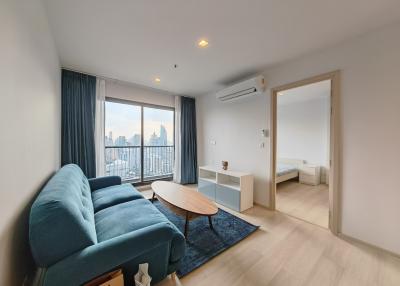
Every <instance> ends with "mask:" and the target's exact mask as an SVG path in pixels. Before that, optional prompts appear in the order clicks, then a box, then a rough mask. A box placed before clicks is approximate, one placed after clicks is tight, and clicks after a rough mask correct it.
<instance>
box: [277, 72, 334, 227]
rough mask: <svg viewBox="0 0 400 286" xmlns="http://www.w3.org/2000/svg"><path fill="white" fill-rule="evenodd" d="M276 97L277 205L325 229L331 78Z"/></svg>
mask: <svg viewBox="0 0 400 286" xmlns="http://www.w3.org/2000/svg"><path fill="white" fill-rule="evenodd" d="M277 95H278V96H277V148H276V152H277V154H276V158H277V168H276V184H277V185H276V208H277V209H278V210H279V211H281V212H283V213H286V214H288V215H291V216H293V217H296V218H299V219H302V220H305V221H308V222H311V223H313V224H316V225H319V226H322V227H325V228H328V225H329V186H328V184H329V160H330V154H329V153H330V152H329V150H330V147H329V145H330V142H329V141H330V95H331V81H330V80H323V81H319V82H315V83H311V84H307V85H303V86H300V87H296V88H292V89H287V90H283V91H280V92H278V93H277Z"/></svg>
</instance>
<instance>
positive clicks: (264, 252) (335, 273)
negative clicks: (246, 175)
mask: <svg viewBox="0 0 400 286" xmlns="http://www.w3.org/2000/svg"><path fill="white" fill-rule="evenodd" d="M148 194H150V193H148ZM223 209H225V210H227V209H226V208H223ZM227 211H230V210H227ZM230 212H232V213H234V214H235V215H237V216H239V217H241V218H243V219H245V220H247V221H249V222H251V223H253V224H257V225H260V226H261V227H260V229H259V230H258V231H257V232H255V233H254V234H252V235H251V236H249V237H248V238H246V239H245V240H243V241H242V242H240V243H238V244H237V245H235V246H233V247H232V248H230V249H228V250H227V251H225V252H223V253H222V254H220V255H218V256H217V257H215V258H214V259H212V260H211V261H209V262H208V263H206V264H205V265H203V266H201V267H200V268H198V269H196V270H195V271H193V272H192V273H190V274H188V275H187V276H185V277H183V278H182V279H176V280H175V281H174V280H172V278H170V277H169V278H167V279H165V280H164V281H162V282H160V283H158V284H157V286H214V285H215V286H225V285H226V286H253V285H254V286H261V285H282V286H291V285H296V286H299V285H303V286H306V285H307V286H308V285H311V286H313V285H315V286H325V285H339V286H344V285H348V286H358V285H360V286H372V285H374V286H375V285H382V286H392V285H393V286H399V285H400V259H398V258H395V257H393V256H391V255H388V254H386V253H384V252H381V251H379V250H376V249H373V248H370V247H367V246H365V245H361V244H356V243H349V242H347V241H345V240H342V239H340V238H338V237H336V236H334V235H332V234H331V233H330V231H329V230H327V229H324V228H321V227H319V226H315V225H313V224H310V223H307V222H304V221H302V220H299V219H296V218H293V217H291V216H288V215H285V214H284V213H281V212H273V211H269V210H267V209H265V208H262V207H259V206H255V207H254V208H252V209H250V210H247V211H245V212H244V213H242V214H239V213H236V212H234V211H230Z"/></svg>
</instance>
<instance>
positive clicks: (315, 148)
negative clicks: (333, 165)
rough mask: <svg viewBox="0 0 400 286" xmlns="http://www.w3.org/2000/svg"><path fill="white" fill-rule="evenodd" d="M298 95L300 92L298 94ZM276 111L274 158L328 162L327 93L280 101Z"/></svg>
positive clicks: (321, 163) (326, 164) (316, 162)
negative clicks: (289, 101) (288, 101)
mask: <svg viewBox="0 0 400 286" xmlns="http://www.w3.org/2000/svg"><path fill="white" fill-rule="evenodd" d="M299 96H301V95H299ZM279 99H280V96H278V112H277V118H278V120H277V133H278V136H277V155H278V156H277V157H278V158H291V159H301V160H305V161H306V162H307V163H309V164H316V165H318V166H322V167H328V165H329V151H328V149H329V123H330V121H329V99H330V98H329V93H328V95H327V96H325V97H320V98H315V99H311V100H307V101H299V102H291V103H287V104H280V100H279Z"/></svg>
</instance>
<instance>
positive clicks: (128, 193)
mask: <svg viewBox="0 0 400 286" xmlns="http://www.w3.org/2000/svg"><path fill="white" fill-rule="evenodd" d="M137 199H143V196H142V194H141V193H140V192H139V191H137V190H136V189H135V188H134V187H133V186H132V185H131V184H122V185H115V186H111V187H107V188H103V189H99V190H96V191H93V192H92V201H93V207H94V212H95V213H96V212H98V211H101V210H103V209H105V208H108V207H111V206H115V205H117V204H120V203H125V202H129V201H133V200H137Z"/></svg>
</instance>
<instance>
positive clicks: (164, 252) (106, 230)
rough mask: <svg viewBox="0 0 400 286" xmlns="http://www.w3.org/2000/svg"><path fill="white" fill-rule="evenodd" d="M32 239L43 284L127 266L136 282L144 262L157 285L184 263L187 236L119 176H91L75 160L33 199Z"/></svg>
mask: <svg viewBox="0 0 400 286" xmlns="http://www.w3.org/2000/svg"><path fill="white" fill-rule="evenodd" d="M29 242H30V246H31V251H32V255H33V257H34V260H35V262H36V264H37V266H38V267H40V268H42V269H43V270H44V271H43V278H42V282H41V283H42V285H44V286H53V285H54V286H63V285H68V286H73V285H82V284H84V283H85V282H87V281H90V280H91V279H93V278H95V277H97V276H99V275H101V274H103V273H106V272H109V271H111V270H114V269H118V268H122V269H123V272H124V278H125V285H134V282H133V276H134V274H135V273H136V272H137V270H138V265H139V264H140V263H145V262H147V263H149V273H150V276H151V277H152V278H153V280H152V284H154V283H156V282H158V281H160V280H162V279H163V278H165V277H166V276H167V275H168V274H170V273H173V272H175V271H176V270H177V268H178V267H179V263H180V261H181V259H182V258H183V256H184V255H185V238H184V236H183V235H182V233H181V232H180V231H179V230H178V229H177V228H176V227H175V226H174V225H173V224H172V223H171V222H170V221H168V219H167V218H166V217H165V216H164V215H163V214H161V213H160V212H159V211H158V209H157V208H156V207H154V206H153V205H152V204H151V202H150V201H148V200H146V199H144V198H143V196H142V195H141V194H140V193H139V192H138V191H137V190H136V189H135V188H134V187H133V186H132V185H131V184H121V178H120V177H115V176H112V177H103V178H97V179H89V180H88V179H87V178H86V177H85V175H84V174H83V172H82V170H81V169H80V168H79V167H78V166H77V165H74V164H70V165H66V166H64V167H62V168H61V169H60V170H59V171H58V172H57V173H56V174H55V175H54V176H53V177H52V178H51V179H50V180H49V182H48V183H47V184H46V186H45V187H44V188H43V189H42V191H41V192H40V193H39V195H38V197H37V198H36V200H35V201H34V203H33V205H32V207H31V212H30V218H29Z"/></svg>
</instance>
